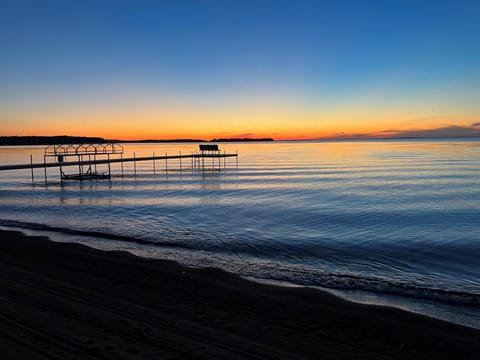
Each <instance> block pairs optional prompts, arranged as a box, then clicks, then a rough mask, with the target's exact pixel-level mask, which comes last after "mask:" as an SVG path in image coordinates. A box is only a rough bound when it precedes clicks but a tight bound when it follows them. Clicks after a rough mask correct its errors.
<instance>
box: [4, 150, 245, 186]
mask: <svg viewBox="0 0 480 360" xmlns="http://www.w3.org/2000/svg"><path fill="white" fill-rule="evenodd" d="M123 154H124V148H123V146H121V145H120V144H118V143H101V144H69V145H49V146H47V147H46V148H45V149H44V155H43V163H34V162H33V159H32V155H30V163H29V164H10V165H0V171H5V170H21V169H30V170H31V177H32V183H33V184H35V177H34V169H39V168H41V169H43V170H44V181H45V184H47V183H48V179H47V168H55V167H56V168H58V169H59V173H60V180H61V182H63V181H67V180H80V181H82V180H88V179H110V178H111V176H112V169H111V164H113V163H120V164H121V172H122V175H124V167H123V164H124V163H126V162H133V169H134V174H136V172H137V170H136V163H137V162H142V161H151V162H152V171H153V173H155V172H156V169H157V167H156V161H164V162H165V172H168V171H169V170H168V169H169V168H168V162H169V160H178V161H179V163H180V170H182V159H188V160H190V161H191V169H192V171H206V170H208V169H210V170H220V169H221V167H222V160H223V167H224V168H226V158H229V157H235V158H236V168H237V169H238V152H237V151H236V152H235V153H226V152H225V151H223V152H222V151H221V150H220V149H219V148H218V145H215V144H200V145H199V150H197V151H192V152H191V153H190V154H182V153H181V152H179V153H178V154H170V155H169V154H167V153H165V155H160V156H158V155H155V153H153V154H152V156H142V157H137V156H136V154H135V153H133V157H123ZM208 158H209V159H211V161H210V162H207V161H206V159H208ZM47 159H53V161H47ZM99 165H107V168H106V169H103V171H99ZM72 167H75V168H76V169H78V172H75V173H66V172H65V171H66V169H71V168H72Z"/></svg>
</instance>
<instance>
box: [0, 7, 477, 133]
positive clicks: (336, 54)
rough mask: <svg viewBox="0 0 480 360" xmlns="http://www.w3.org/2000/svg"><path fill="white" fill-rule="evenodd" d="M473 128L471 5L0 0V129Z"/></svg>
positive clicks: (474, 82)
mask: <svg viewBox="0 0 480 360" xmlns="http://www.w3.org/2000/svg"><path fill="white" fill-rule="evenodd" d="M64 134H65V135H78V136H102V137H105V138H121V139H147V138H149V139H152V138H155V139H168V138H205V139H209V138H214V137H239V136H240V137H245V136H248V137H273V138H276V139H305V138H328V137H352V136H353V137H362V136H435V135H441V136H449V135H450V136H458V135H461V136H468V135H480V1H462V0H459V1H441V0H436V1H419V0H416V1H413V0H412V1H410V0H403V1H393V0H392V1H389V0H383V1H357V0H351V1H346V0H345V1H342V0H338V1H320V0H319V1H282V0H271V1H269V0H256V1H247V0H238V1H229V0H216V1H213V0H212V1H210V0H201V1H200V0H192V1H184V0H176V1H166V0H165V1H153V0H152V1H133V0H132V1H120V0H116V1H102V0H82V1H73V0H72V1H69V0H62V1H48V0H42V1H24V0H1V1H0V135H64Z"/></svg>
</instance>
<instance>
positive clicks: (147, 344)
mask: <svg viewBox="0 0 480 360" xmlns="http://www.w3.org/2000/svg"><path fill="white" fill-rule="evenodd" d="M0 289H1V290H0V357H1V359H32V360H33V359H90V358H92V359H97V358H103V359H190V358H193V359H478V358H479V356H480V331H477V330H472V329H468V328H464V327H461V326H456V325H452V324H449V323H445V322H442V321H437V320H433V319H429V318H427V317H422V316H418V315H414V314H410V313H407V312H403V311H400V310H395V309H390V308H381V307H372V306H364V305H359V304H353V303H349V302H346V301H343V300H340V299H338V298H336V297H333V296H331V295H328V294H325V293H322V292H320V291H317V290H313V289H303V288H282V287H275V286H268V285H261V284H257V283H252V282H249V281H246V280H243V279H241V278H239V277H237V276H235V275H232V274H228V273H225V272H223V271H220V270H216V269H202V270H198V269H190V268H185V267H182V266H180V265H178V264H176V263H174V262H170V261H160V260H149V259H142V258H138V257H135V256H133V255H130V254H127V253H122V252H105V251H98V250H94V249H91V248H88V247H86V246H83V245H78V244H66V243H54V242H51V241H49V240H48V239H47V238H43V237H27V236H24V235H22V234H21V233H18V232H13V231H2V232H0Z"/></svg>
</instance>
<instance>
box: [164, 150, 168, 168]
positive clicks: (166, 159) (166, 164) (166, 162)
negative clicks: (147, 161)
mask: <svg viewBox="0 0 480 360" xmlns="http://www.w3.org/2000/svg"><path fill="white" fill-rule="evenodd" d="M165 172H168V158H167V153H165Z"/></svg>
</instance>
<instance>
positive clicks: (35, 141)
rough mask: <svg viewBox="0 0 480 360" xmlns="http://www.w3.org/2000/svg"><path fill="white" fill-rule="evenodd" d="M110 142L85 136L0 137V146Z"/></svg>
mask: <svg viewBox="0 0 480 360" xmlns="http://www.w3.org/2000/svg"><path fill="white" fill-rule="evenodd" d="M107 141H108V142H110V140H105V139H104V138H101V137H85V136H67V135H60V136H0V145H57V144H88V143H104V142H107Z"/></svg>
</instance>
